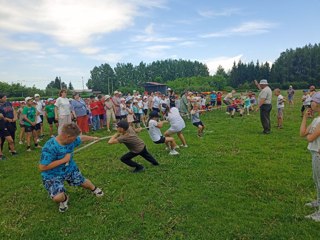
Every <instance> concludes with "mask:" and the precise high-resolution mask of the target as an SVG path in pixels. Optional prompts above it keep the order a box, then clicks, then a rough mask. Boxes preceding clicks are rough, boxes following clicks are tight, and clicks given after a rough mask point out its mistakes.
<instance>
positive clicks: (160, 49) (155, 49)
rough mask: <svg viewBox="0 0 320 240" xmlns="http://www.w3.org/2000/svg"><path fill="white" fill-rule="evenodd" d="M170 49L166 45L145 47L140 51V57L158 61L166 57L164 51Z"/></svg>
mask: <svg viewBox="0 0 320 240" xmlns="http://www.w3.org/2000/svg"><path fill="white" fill-rule="evenodd" d="M168 49H171V46H168V45H154V46H149V47H146V48H145V49H144V50H143V51H142V56H143V57H145V58H149V59H160V58H162V57H164V56H166V50H168Z"/></svg>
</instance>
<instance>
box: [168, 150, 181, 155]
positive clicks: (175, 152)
mask: <svg viewBox="0 0 320 240" xmlns="http://www.w3.org/2000/svg"><path fill="white" fill-rule="evenodd" d="M169 154H170V155H178V154H179V153H178V152H177V151H176V150H174V149H172V150H171V151H170V153H169Z"/></svg>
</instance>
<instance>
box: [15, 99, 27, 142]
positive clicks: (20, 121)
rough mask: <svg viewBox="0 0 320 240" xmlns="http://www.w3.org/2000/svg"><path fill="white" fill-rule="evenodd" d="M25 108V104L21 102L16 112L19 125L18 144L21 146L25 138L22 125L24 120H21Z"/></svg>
mask: <svg viewBox="0 0 320 240" xmlns="http://www.w3.org/2000/svg"><path fill="white" fill-rule="evenodd" d="M25 106H26V103H25V102H21V105H20V107H19V109H18V110H17V117H18V120H19V125H20V135H19V144H23V139H24V138H25V131H24V130H25V129H24V128H25V125H24V120H23V114H22V111H23V108H24V107H25Z"/></svg>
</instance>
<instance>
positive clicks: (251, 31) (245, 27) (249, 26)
mask: <svg viewBox="0 0 320 240" xmlns="http://www.w3.org/2000/svg"><path fill="white" fill-rule="evenodd" d="M275 25H276V24H274V23H270V22H264V21H256V22H245V23H243V24H241V25H240V26H237V27H234V28H230V29H226V30H223V31H219V32H214V33H209V34H204V35H202V36H201V37H203V38H214V37H228V36H234V35H241V36H247V35H256V34H262V33H267V32H269V31H270V29H272V28H274V27H275Z"/></svg>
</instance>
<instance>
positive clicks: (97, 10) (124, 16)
mask: <svg viewBox="0 0 320 240" xmlns="http://www.w3.org/2000/svg"><path fill="white" fill-rule="evenodd" d="M0 4H1V5H0V81H4V82H9V83H11V82H14V83H18V82H19V83H21V84H23V85H26V86H32V85H36V87H38V88H43V89H44V88H45V87H46V85H47V84H48V83H49V82H50V81H52V80H54V78H55V77H56V76H61V79H62V80H63V81H64V82H66V83H69V82H70V81H71V82H72V84H73V86H74V87H75V88H78V89H79V88H82V78H83V79H84V82H86V81H87V79H88V78H89V77H90V70H92V69H93V67H94V66H99V65H101V64H103V63H109V64H110V65H111V66H112V67H114V66H115V64H116V63H118V62H120V63H128V62H129V63H133V64H134V65H137V64H139V63H140V62H141V61H143V62H145V63H150V62H152V61H154V60H162V59H168V58H171V59H190V60H197V61H200V62H203V63H206V64H207V66H208V67H209V70H210V73H211V74H213V73H214V71H215V70H216V68H217V66H218V65H222V66H223V67H224V68H225V69H229V68H230V67H231V66H232V63H233V62H234V61H239V60H240V59H241V61H243V62H250V61H254V62H256V61H257V60H259V61H260V62H265V61H268V62H270V63H272V62H274V61H275V60H276V59H277V58H278V57H279V55H280V53H281V52H283V51H285V50H286V49H288V48H296V47H302V46H304V45H306V44H309V43H311V44H314V43H319V42H320V31H319V23H320V14H319V9H320V0H308V1H300V0H291V1H289V0H283V1H280V0H278V1H275V0H269V1H253V0H252V1H236V0H232V1H215V0H211V1H209V0H207V1H206V0H197V1H193V0H190V1H187V0H172V1H169V0H167V1H166V0H148V1H146V0H129V1H128V0H127V1H126V0H123V1H118V0H90V1H89V0H14V1H13V0H0Z"/></svg>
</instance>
